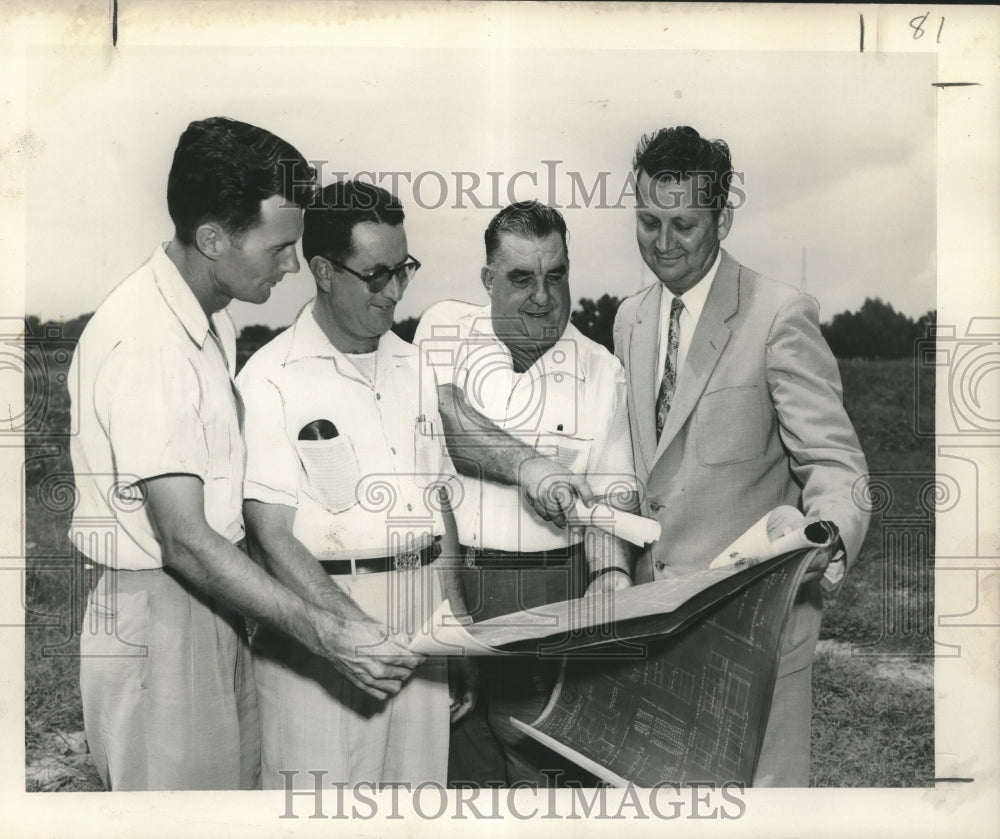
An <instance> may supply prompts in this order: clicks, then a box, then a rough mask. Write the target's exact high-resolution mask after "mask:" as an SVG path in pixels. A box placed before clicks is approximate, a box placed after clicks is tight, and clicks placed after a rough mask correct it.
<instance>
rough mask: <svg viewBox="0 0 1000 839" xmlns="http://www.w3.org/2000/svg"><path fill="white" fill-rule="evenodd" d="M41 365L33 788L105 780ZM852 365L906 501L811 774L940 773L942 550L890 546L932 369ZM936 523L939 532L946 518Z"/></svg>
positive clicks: (867, 580) (900, 782)
mask: <svg viewBox="0 0 1000 839" xmlns="http://www.w3.org/2000/svg"><path fill="white" fill-rule="evenodd" d="M36 352H39V351H37V350H36ZM37 360H38V361H41V359H37ZM35 367H36V369H46V367H47V370H48V373H47V375H46V378H45V381H44V382H42V381H41V380H37V381H32V382H28V383H26V388H33V387H37V388H38V391H37V392H39V393H43V392H44V393H43V395H44V396H45V398H44V400H42V401H43V402H44V404H43V406H42V407H43V408H44V410H40V411H39V412H38V414H37V416H34V417H29V422H28V428H27V431H28V435H27V439H26V458H25V461H26V462H25V470H24V486H25V522H26V531H25V555H26V557H27V563H26V565H27V570H26V573H25V576H24V603H25V607H26V610H27V616H28V617H27V624H28V626H27V628H26V630H25V749H26V763H27V770H28V775H27V782H26V784H27V789H28V790H29V791H31V790H38V791H41V790H97V789H100V788H101V787H100V783H99V781H98V779H97V777H96V774H95V773H94V770H93V767H92V766H91V764H90V763H89V761H88V760H87V758H86V754H85V751H84V746H83V742H82V735H81V733H82V731H83V717H82V712H81V709H80V693H79V685H78V662H77V659H76V653H77V650H78V649H79V629H80V622H81V618H82V612H83V603H84V601H85V599H86V596H87V593H88V591H89V586H90V585H91V574H90V572H89V571H87V570H86V568H85V567H84V565H83V563H82V562H81V561H80V559H79V557H78V556H76V555H75V554H74V552H73V551H72V549H71V546H70V544H69V542H68V539H67V536H66V531H67V527H68V523H69V517H70V514H71V510H72V503H73V497H72V493H71V492H70V491H69V487H70V484H69V481H70V473H71V471H72V470H71V467H70V462H69V453H68V441H67V438H66V436H65V434H66V431H67V429H68V427H69V410H70V406H69V399H68V394H67V392H66V386H65V384H62V383H61V382H60V381H59V379H58V377H59V375H60V372H59V371H60V370H62V369H63V368H62V367H61V366H60V365H59V364H57V363H56V362H55V361H53V362H52V363H46V364H44V365H43V364H36V365H35ZM841 369H842V374H843V379H844V391H845V404H846V405H847V409H848V412H849V413H850V415H851V417H852V419H853V421H854V423H855V427H856V428H857V430H858V435H859V437H860V438H861V443H862V446H863V448H864V450H865V452H866V454H867V456H868V462H869V467H870V469H871V471H872V473H873V474H875V475H879V476H883V475H884V476H885V477H884V478H883V480H884V483H885V486H886V487H887V490H886V491H887V492H888V493H889V494H890V495H891V496H892V499H893V504H892V507H891V508H889V509H888V510H887V511H886V512H885V514H884V515H881V514H877V515H875V516H874V517H873V519H872V526H871V529H870V531H869V534H868V537H867V539H866V541H865V544H864V548H863V550H862V552H861V556H860V558H859V561H858V563H857V565H856V567H855V568H853V569H852V571H851V573H850V574H849V575H848V577H847V579H846V580H845V583H844V585H843V587H842V588H841V590H840V592H839V593H838V594H837V596H836V597H835V598H834V599H832V600H829V601H828V603H827V608H826V612H825V614H824V620H823V630H822V635H821V638H822V639H823V641H821V644H822V645H823V650H822V651H821V652H820V654H819V655H818V656H817V660H816V665H815V668H814V680H813V686H814V695H813V703H814V717H813V751H812V783H813V785H815V786H865V787H908V786H925V785H930V779H931V778H933V775H934V714H933V712H934V707H933V689H932V687H931V682H930V673H931V659H930V654H931V651H932V639H931V636H930V626H931V624H930V623H929V621H928V620H927V617H928V616H929V615H930V614H931V612H932V607H933V604H932V602H931V600H930V598H931V596H932V593H933V586H932V585H930V584H929V578H930V561H931V560H930V557H929V556H926V557H913V556H907V557H894V556H892V555H891V552H890V555H889V557H888V559H889V561H890V563H891V565H887V564H886V559H887V557H886V555H885V554H886V551H885V550H884V546H885V544H887V534H889V533H890V532H891V531H892V528H893V527H895V526H896V525H895V523H894V519H893V518H890V517H897V516H900V515H905V514H915V513H920V512H921V510H922V507H921V506H920V498H921V489H922V487H923V486H924V485H925V484H926V483H927V482H928V481H930V479H931V477H932V473H933V470H934V444H933V439H928V438H926V437H918V436H917V435H916V434H914V432H913V429H914V427H915V423H914V417H915V411H917V410H920V411H922V412H924V413H923V421H925V422H926V421H927V420H929V419H930V418H932V416H933V389H932V388H933V371H931V370H921V371H919V375H920V377H921V378H920V382H919V387H918V386H916V385H915V379H914V370H913V364H912V363H911V362H909V361H883V362H863V361H847V362H843V363H842V364H841ZM46 389H47V390H46ZM917 392H919V393H920V394H921V397H922V399H921V404H920V405H919V406H916V405H915V400H914V394H915V393H917ZM28 401H33V400H28ZM34 401H37V400H34ZM910 526H911V527H912V525H910ZM927 528H929V535H930V540H929V542H927V544H929V545H933V520H929V521H928V523H927ZM927 528H925V529H924V530H922V531H921V533H923V534H924V536H926V535H927V532H928V531H927ZM900 627H902V628H903V629H905V632H904V631H901V630H900ZM890 630H893V631H890ZM852 652H853V653H854V654H853V655H852ZM858 653H863V654H860V655H859V654H858ZM900 662H905V663H906V664H907V668H908V669H906V670H905V671H903V670H901V668H900V667H899V666H898V665H899V663H900Z"/></svg>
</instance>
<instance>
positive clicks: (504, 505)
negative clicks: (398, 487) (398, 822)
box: [414, 201, 635, 786]
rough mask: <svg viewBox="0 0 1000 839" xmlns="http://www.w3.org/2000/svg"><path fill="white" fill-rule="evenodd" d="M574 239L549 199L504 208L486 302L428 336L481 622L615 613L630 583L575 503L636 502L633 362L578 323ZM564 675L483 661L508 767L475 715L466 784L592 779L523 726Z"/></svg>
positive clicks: (461, 777) (427, 317)
mask: <svg viewBox="0 0 1000 839" xmlns="http://www.w3.org/2000/svg"><path fill="white" fill-rule="evenodd" d="M566 240H567V233H566V223H565V221H564V220H563V217H562V215H561V214H560V213H559V211H558V210H555V209H554V208H552V207H548V206H546V205H544V204H541V203H539V202H537V201H524V202H518V203H515V204H511V205H509V206H507V207H505V208H504V209H502V210H501V211H500V212H499V213H497V214H496V215H495V216H494V217H493V219H492V220H491V221H490V223H489V225H488V226H487V228H486V233H485V236H484V242H485V246H486V264H485V265H484V266H483V268H482V271H481V272H480V279H481V281H482V284H483V288H484V289H485V291H486V294H487V296H488V298H489V300H488V303H487V304H486V305H482V304H478V305H477V304H473V303H464V302H460V301H456V300H448V301H443V302H441V303H438V304H435V305H434V306H432V307H430V308H429V309H428V310H427V311H426V312H425V313H424V315H423V316H422V317H421V320H420V326H419V327H418V329H417V332H416V335H415V337H414V343H415V344H416V345H417V346H418V347H419V348H420V352H421V355H422V358H423V360H424V363H425V368H424V372H425V374H426V375H427V377H428V378H433V379H434V380H435V381H436V384H437V390H438V393H439V394H440V396H441V404H442V409H441V414H442V418H443V420H444V423H445V436H446V439H447V444H448V448H449V452H450V454H451V457H452V459H453V461H454V463H455V467H456V469H457V470H458V471H459V472H460V473H462V474H463V476H464V477H463V478H462V486H463V487H464V493H463V496H464V497H463V501H462V503H461V504H459V505H456V509H455V518H456V520H457V523H458V533H459V539H460V541H461V543H462V545H463V548H464V554H465V561H466V564H467V566H468V569H467V571H466V573H465V575H464V576H465V585H466V596H467V598H468V604H469V607H470V612H471V615H472V617H473V618H474V619H475V620H477V621H478V620H485V619H488V618H492V617H496V616H498V615H504V614H509V613H511V612H517V611H521V610H523V609H528V610H531V611H533V612H534V614H535V615H536V616H539V615H544V614H545V607H546V606H547V605H549V604H552V603H557V602H560V601H565V600H570V599H576V598H579V597H582V596H583V595H584V594H588V595H594V596H600V595H606V596H607V597H608V599H609V600H608V602H611V598H613V596H614V592H616V591H618V590H620V589H624V588H628V587H629V586H631V585H632V568H631V561H632V557H631V552H630V549H629V546H628V545H627V543H625V542H623V541H622V540H620V539H618V538H616V537H613V536H610V535H604V534H601V533H599V532H598V531H597V530H596V529H595V528H590V527H585V526H580V525H579V522H577V524H573V513H574V512H575V509H574V508H573V506H572V505H573V503H574V501H573V498H574V493H578V492H579V493H586V494H587V495H589V496H590V497H589V498H587V499H585V500H589V501H590V502H593V500H594V498H593V495H594V494H597V495H599V496H607V497H606V500H607V501H608V502H609V503H615V504H616V505H617V506H621V507H623V508H625V509H631V508H632V507H634V506H635V498H634V476H633V472H632V458H631V454H632V453H631V446H630V445H629V440H628V418H627V416H626V401H625V379H624V374H623V371H622V366H621V364H619V363H618V361H617V360H616V359H615V358H614V356H613V355H612V354H611V353H610V352H608V350H607V349H605V348H604V347H603V346H601V345H600V344H597V343H595V342H594V341H591V340H590V339H589V338H587V337H585V336H584V335H583V334H581V333H580V332H579V330H577V329H576V327H574V326H573V324H572V323H570V310H571V309H572V297H571V293H570V280H569V274H570V261H569V252H568V248H567V241H566ZM535 470H538V471H537V473H536V472H535ZM538 476H541V478H542V480H539V477H538ZM546 477H547V479H548V480H551V481H553V483H551V484H550V487H551V488H552V492H551V494H552V495H562V496H563V500H562V501H560V500H559V499H553V500H554V501H555V503H554V504H552V509H554V510H556V511H558V508H559V504H561V503H565V504H566V505H567V512H568V513H569V515H568V516H567V518H569V525H568V526H560V525H558V524H556V523H554V521H552V520H551V519H552V517H551V516H549V515H548V511H547V510H546V509H545V500H544V498H542V499H541V500H540V499H539V495H538V494H537V493H534V492H533V491H531V490H530V488H531V487H537V486H540V485H544V481H545V479H546ZM546 494H549V493H542V495H543V496H544V495H546ZM581 503H583V502H581ZM562 524H563V525H566V524H567V522H566V521H565V519H564V521H563V522H562ZM548 652H549V653H551V651H548ZM559 666H560V661H559V658H558V656H555V655H551V654H546V651H539V652H538V655H537V656H535V655H522V656H512V657H510V658H503V657H502V658H501V659H498V660H493V661H487V662H486V663H485V665H484V669H485V670H486V672H487V676H488V679H487V681H488V683H489V700H488V701H489V708H488V712H487V721H488V728H489V730H491V731H492V732H493V735H495V738H496V742H497V743H498V744H499V747H500V749H502V756H501V755H500V754H496V753H495V752H494V749H493V748H491V742H490V738H489V737H488V736H486V735H487V731H484V730H483V727H482V726H480V727H479V731H478V732H477V731H476V730H475V728H474V727H473V724H474V723H475V722H476V717H475V716H474V717H472V718H471V722H470V723H469V724H468V726H467V727H466V730H465V731H464V732H461V733H460V737H458V738H456V744H457V745H456V747H455V748H454V749H453V750H452V758H453V760H452V767H451V775H452V780H453V781H454V782H455V783H459V782H465V783H468V782H473V783H479V784H482V785H487V784H490V783H497V782H500V783H507V784H518V783H520V784H534V785H536V786H553V785H560V784H562V783H564V782H568V781H570V780H574V781H575V780H580V776H579V775H578V773H577V770H576V769H575V767H571V766H569V765H567V764H566V763H565V762H564V761H562V760H561V759H559V758H558V756H556V755H554V754H553V753H552V752H550V751H549V750H548V749H545V748H544V747H542V746H540V745H539V744H538V743H536V742H535V741H533V740H532V739H531V738H530V737H528V736H527V735H525V734H524V733H523V732H521V731H520V730H519V729H518V728H517V727H516V726H515V725H514V724H513V723H512V722H511V718H515V719H519V720H521V721H524V722H531V721H532V720H533V719H535V718H536V717H537V716H538V714H539V713H541V711H542V709H543V708H544V707H545V703H546V702H547V701H548V699H549V696H550V695H551V693H552V689H553V687H554V685H555V683H556V678H557V674H558V671H559ZM480 718H481V715H480ZM463 734H467V735H468V737H467V738H463V737H462V735H463ZM463 739H465V742H464V743H463V742H462V741H463ZM469 741H471V743H470V742H469ZM487 757H492V758H493V760H492V761H490V760H487V759H486V758H487ZM490 764H492V765H490ZM564 774H565V775H566V776H567V777H566V778H564V777H563V775H564ZM586 780H588V781H589V780H591V779H590V778H589V776H586Z"/></svg>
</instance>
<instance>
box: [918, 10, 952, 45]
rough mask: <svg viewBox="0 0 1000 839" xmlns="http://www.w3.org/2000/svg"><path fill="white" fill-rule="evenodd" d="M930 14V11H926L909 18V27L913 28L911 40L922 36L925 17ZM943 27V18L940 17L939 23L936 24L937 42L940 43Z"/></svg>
mask: <svg viewBox="0 0 1000 839" xmlns="http://www.w3.org/2000/svg"><path fill="white" fill-rule="evenodd" d="M930 16H931V13H930V12H926V13H925V14H922V15H917V16H916V17H915V18H911V20H910V29H912V30H913V40H914V41H919V40H920V39H921V38H923V37H924V24H925V23H926V22H927V18H929V17H930ZM942 29H944V18H943V17H942V18H941V23H940V25H939V26H938V31H937V42H938V43H939V44H940V43H941V30H942Z"/></svg>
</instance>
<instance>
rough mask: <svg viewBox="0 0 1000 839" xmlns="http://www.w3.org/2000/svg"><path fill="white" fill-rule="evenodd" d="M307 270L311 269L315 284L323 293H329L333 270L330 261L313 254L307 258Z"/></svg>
mask: <svg viewBox="0 0 1000 839" xmlns="http://www.w3.org/2000/svg"><path fill="white" fill-rule="evenodd" d="M309 270H310V271H312V275H313V278H314V279H315V280H316V286H317V287H318V288H319V290H320V291H322V292H323V293H324V294H329V293H330V285H331V283H332V282H333V276H332V274H333V271H332V268H331V266H330V261H329V260H328V259H326V258H324V257H322V256H314V257H313V258H312V259H310V260H309Z"/></svg>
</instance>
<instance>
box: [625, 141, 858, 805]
mask: <svg viewBox="0 0 1000 839" xmlns="http://www.w3.org/2000/svg"><path fill="white" fill-rule="evenodd" d="M634 169H635V173H636V175H637V208H636V240H637V242H638V245H639V250H640V252H641V254H642V257H643V260H644V261H645V262H646V264H647V265H648V266H649V268H650V269H651V270H652V272H653V274H654V275H655V276H656V277H657V279H658V280H659V281H658V282H657V283H655V284H653V285H651V286H649V287H648V288H645V289H643V290H642V291H640V292H638V293H637V294H635V295H633V296H631V297H629V298H628V299H627V300H625V301H624V303H622V305H621V308H620V309H619V311H618V315H617V318H616V320H615V328H614V341H615V353H616V355H617V356H618V358H619V359H620V360H621V362H622V363H623V364H624V366H625V371H626V378H627V381H628V408H629V415H630V425H631V432H632V445H633V449H634V455H635V469H636V473H637V476H638V478H639V479H640V481H641V482H643V483H644V484H645V487H646V491H645V494H644V498H643V500H642V513H643V514H644V515H647V516H650V517H652V518H655V519H656V520H657V521H658V522H659V523H660V525H661V527H662V534H663V535H662V537H661V538H660V539H659V540H658V541H657V542H656V543H654V544H653V545H652V546H651V547H650V549H649V550H647V552H646V553H645V555H644V556H643V557H642V559H641V560H640V562H639V564H638V566H637V568H636V582H637V583H641V582H649V581H652V580H661V579H670V578H673V577H678V576H684V575H687V574H690V573H693V572H696V571H699V570H701V569H704V568H705V567H706V566H707V565H708V563H709V562H710V561H711V560H712V559H713V558H714V557H715V556H716V555H717V554H719V553H720V552H721V551H722V550H724V549H725V548H726V547H727V546H728V545H729V544H730V543H731V542H732V541H733V540H734V539H735V538H736V537H737V536H739V535H740V534H741V533H742V532H743V531H745V530H746V529H747V528H748V527H749V526H750V525H752V524H753V523H754V522H756V521H757V520H758V519H760V518H761V517H762V516H763V515H764V514H766V513H767V512H768V511H769V510H771V509H773V508H774V507H777V506H779V505H782V504H790V505H792V506H795V507H797V508H799V509H801V510H802V511H803V512H804V513H805V515H806V516H809V517H816V518H820V519H824V520H828V521H832V522H833V523H835V524H836V525H837V527H838V529H839V531H840V539H841V542H842V545H841V546H840V547H841V550H839V551H838V553H837V555H836V557H835V559H834V561H833V562H832V563H831V564H830V565H829V567H827V566H826V564H825V562H824V563H823V564H822V565H817V566H816V567H813V568H810V569H809V571H808V573H807V575H806V581H805V582H804V584H803V585H802V588H801V589H800V591H799V592H798V596H797V598H796V601H795V605H794V607H793V611H792V614H791V615H790V616H789V619H788V623H787V625H786V628H785V633H784V635H783V641H782V653H781V662H780V666H779V670H778V680H777V683H776V685H775V690H774V696H773V699H772V704H771V713H770V717H769V720H768V724H767V728H766V734H765V738H764V743H763V747H762V750H761V755H760V759H759V762H758V766H757V771H756V773H755V776H754V785H756V786H807V785H808V782H809V724H810V713H811V700H812V696H811V679H812V659H813V654H814V650H815V646H816V641H817V639H818V637H819V625H820V619H821V616H822V594H821V588H820V580H821V578H823V577H824V576H825V577H826V579H827V580H828V581H830V582H833V583H836V582H837V581H838V580H839V579H840V578H841V577H842V575H843V572H844V570H845V569H847V568H849V567H850V564H851V563H852V562H853V560H854V559H855V557H856V556H857V554H858V550H859V548H860V546H861V542H862V540H863V538H864V535H865V531H866V530H867V527H868V518H869V514H868V512H867V511H866V510H865V509H863V507H862V506H861V505H860V504H859V501H860V499H861V498H863V497H864V492H863V484H864V481H865V478H866V474H867V466H866V464H865V458H864V455H863V454H862V452H861V449H860V447H859V445H858V439H857V435H856V434H855V432H854V429H853V427H852V425H851V422H850V420H849V419H848V416H847V414H846V412H845V411H844V407H843V403H842V397H841V383H840V375H839V371H838V369H837V363H836V361H835V360H834V358H833V355H832V354H831V352H830V349H829V347H828V346H827V344H826V342H825V341H824V339H823V337H822V335H821V334H820V329H819V313H818V309H817V305H816V302H815V300H813V298H811V297H809V296H807V295H805V294H803V293H801V292H800V291H799V290H798V289H796V288H794V287H792V286H789V285H785V284H783V283H778V282H775V281H773V280H769V279H767V278H765V277H762V276H761V275H760V274H757V273H756V272H754V271H751V270H750V269H748V268H746V267H744V266H742V265H740V264H739V263H738V262H736V260H734V259H733V258H732V257H731V256H730V255H729V254H728V253H726V252H725V251H724V250H722V249H721V247H720V243H721V241H722V240H723V239H725V237H726V235H727V234H728V233H729V229H730V226H731V225H732V221H733V208H732V205H731V204H730V203H729V201H728V196H729V191H730V184H731V181H732V175H733V169H732V163H731V160H730V156H729V149H728V147H727V146H726V144H725V143H724V142H722V141H721V140H715V141H710V140H707V139H705V138H702V137H701V136H700V135H699V134H698V132H697V131H695V130H694V129H693V128H689V127H686V126H685V127H679V128H669V129H662V130H660V131H658V132H657V133H655V134H654V135H651V136H647V137H644V138H643V139H642V141H641V142H640V144H639V147H638V149H637V151H636V156H635V161H634ZM676 301H679V302H676Z"/></svg>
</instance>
